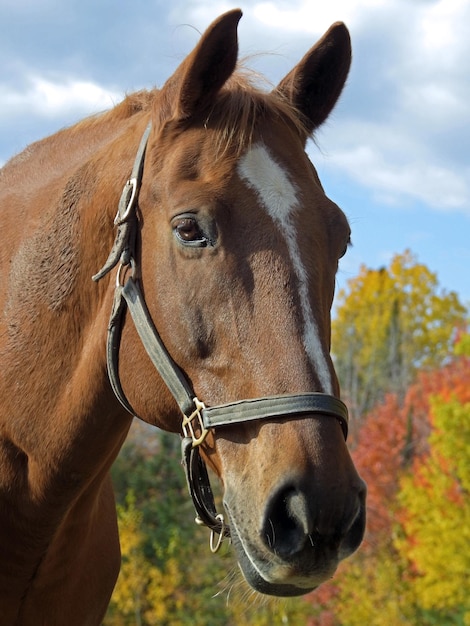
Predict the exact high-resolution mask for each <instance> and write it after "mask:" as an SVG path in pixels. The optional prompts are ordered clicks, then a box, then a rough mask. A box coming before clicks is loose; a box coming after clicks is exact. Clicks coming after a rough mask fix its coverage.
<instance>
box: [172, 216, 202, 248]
mask: <svg viewBox="0 0 470 626" xmlns="http://www.w3.org/2000/svg"><path fill="white" fill-rule="evenodd" d="M173 230H174V232H175V235H176V237H177V238H178V239H179V240H180V241H181V242H182V243H184V244H187V245H192V246H205V245H207V238H206V237H205V235H204V233H203V232H202V230H201V228H200V227H199V224H198V223H197V220H196V218H195V217H193V216H187V215H185V216H181V217H178V218H175V219H174V220H173Z"/></svg>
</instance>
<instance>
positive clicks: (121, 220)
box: [93, 124, 348, 552]
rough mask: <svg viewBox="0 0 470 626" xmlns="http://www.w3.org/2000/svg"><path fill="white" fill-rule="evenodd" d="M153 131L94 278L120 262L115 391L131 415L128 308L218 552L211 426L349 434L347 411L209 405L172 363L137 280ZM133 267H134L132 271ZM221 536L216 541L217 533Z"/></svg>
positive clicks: (323, 406)
mask: <svg viewBox="0 0 470 626" xmlns="http://www.w3.org/2000/svg"><path fill="white" fill-rule="evenodd" d="M150 131H151V124H149V125H148V126H147V128H146V130H145V132H144V135H143V137H142V139H141V142H140V145H139V148H138V151H137V154H136V157H135V161H134V166H133V169H132V174H131V177H130V179H129V180H128V181H127V182H126V184H125V185H124V189H123V191H122V195H121V199H120V201H119V207H118V212H117V215H116V218H115V220H114V224H115V225H116V226H117V233H116V238H115V241H114V245H113V247H112V249H111V252H110V254H109V257H108V259H107V261H106V263H105V264H104V266H103V267H102V269H101V270H100V271H99V272H98V273H97V274H95V275H94V276H93V280H95V281H98V280H100V278H102V277H103V276H105V275H106V274H107V273H108V272H109V271H110V270H111V269H112V268H113V267H115V266H116V265H117V264H118V263H120V265H119V269H118V272H117V277H116V288H115V295H114V302H113V308H112V312H111V318H110V321H109V326H108V338H107V366H108V376H109V380H110V383H111V386H112V388H113V391H114V393H115V395H116V397H117V399H118V400H119V402H120V403H121V404H122V406H123V407H124V408H125V409H126V410H127V411H128V412H129V413H131V415H133V416H135V415H136V412H135V411H134V409H133V408H132V406H131V404H130V402H129V400H128V399H127V398H126V396H125V394H124V391H123V389H122V386H121V382H120V379H119V346H120V339H121V330H122V326H123V322H124V312H125V311H126V309H127V310H128V311H129V313H130V315H131V318H132V320H133V322H134V324H135V327H136V330H137V332H138V334H139V337H140V339H141V341H142V344H143V346H144V348H145V350H146V352H147V354H148V356H149V357H150V360H151V361H152V363H153V365H154V367H155V368H156V370H157V371H158V373H159V375H160V376H161V378H162V379H163V381H164V382H165V384H166V386H167V387H168V389H169V391H170V392H171V394H172V395H173V397H174V399H175V400H176V402H177V404H178V406H179V408H180V410H181V413H182V416H183V417H182V424H181V427H182V434H183V441H182V454H183V464H184V467H185V472H186V478H187V482H188V488H189V493H190V495H191V497H192V500H193V503H194V506H195V509H196V513H197V518H196V522H198V523H201V524H204V525H206V526H208V527H209V528H210V529H211V530H212V534H211V549H212V550H213V551H214V552H215V551H216V550H217V549H218V547H219V546H220V543H221V540H222V539H223V537H224V536H226V537H228V536H230V531H229V529H228V527H227V526H226V525H225V522H224V518H223V515H221V514H219V515H218V514H217V512H216V507H215V504H214V498H213V495H212V490H211V486H210V482H209V477H208V474H207V469H206V466H205V463H204V461H203V460H202V458H201V455H200V453H199V446H200V445H201V444H202V443H203V442H204V440H205V438H206V436H207V434H208V432H209V430H210V429H213V428H218V427H220V426H229V425H232V424H239V423H241V422H248V421H252V420H265V419H269V420H273V419H280V418H282V419H286V418H289V417H294V416H295V417H302V416H304V417H311V416H312V415H320V416H322V417H323V416H331V417H333V418H335V419H337V420H338V421H339V423H340V425H341V428H342V430H343V434H344V438H345V439H346V437H347V434H348V410H347V407H346V405H345V404H344V403H343V402H342V401H341V400H339V398H335V397H334V396H331V395H328V394H324V393H318V392H307V393H298V394H288V395H279V396H267V397H264V398H255V399H251V400H240V401H237V402H229V403H227V404H221V405H218V406H206V405H205V404H204V403H203V402H201V401H200V400H199V399H198V398H197V396H196V394H195V393H194V391H193V389H192V386H191V384H190V382H189V381H188V379H187V378H186V376H185V375H184V373H183V372H182V370H181V369H180V368H179V367H178V365H177V364H176V363H175V362H174V361H173V359H172V357H171V356H170V354H169V353H168V351H167V349H166V347H165V345H164V344H163V342H162V340H161V338H160V335H159V334H158V331H157V329H156V328H155V325H154V323H153V321H152V318H151V316H150V313H149V311H148V308H147V305H146V303H145V299H144V296H143V293H142V290H141V287H140V282H139V278H138V267H137V262H136V260H135V259H136V257H135V243H136V237H137V231H138V217H137V200H138V195H139V190H140V185H141V181H142V174H143V166H144V157H145V150H146V146H147V141H148V137H149V134H150ZM124 268H126V269H127V271H125V270H124ZM129 269H130V271H129ZM216 534H217V535H219V537H218V538H217V539H216V538H215V535H216Z"/></svg>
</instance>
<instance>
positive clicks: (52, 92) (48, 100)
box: [0, 76, 122, 118]
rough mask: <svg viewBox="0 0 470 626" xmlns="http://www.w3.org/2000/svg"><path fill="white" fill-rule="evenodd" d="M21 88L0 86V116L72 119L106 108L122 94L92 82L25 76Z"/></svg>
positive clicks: (114, 102)
mask: <svg viewBox="0 0 470 626" xmlns="http://www.w3.org/2000/svg"><path fill="white" fill-rule="evenodd" d="M24 83H25V84H24V87H22V88H21V87H19V86H16V87H15V88H12V87H10V86H9V85H5V84H3V85H2V84H0V111H1V113H2V116H5V117H7V116H8V117H14V116H19V115H22V116H23V115H28V116H38V117H44V118H55V117H62V116H66V117H69V118H71V117H75V116H81V115H87V114H91V113H94V112H98V111H101V110H103V109H108V108H110V107H111V106H113V105H114V104H116V102H118V101H119V100H120V99H121V98H122V95H121V94H119V93H117V92H115V91H111V90H109V89H106V88H104V87H101V86H100V85H97V84H96V83H93V82H91V81H85V80H74V79H71V78H66V77H64V78H59V79H57V80H55V81H54V80H50V79H47V78H43V77H42V76H29V77H27V78H26V80H25V81H24Z"/></svg>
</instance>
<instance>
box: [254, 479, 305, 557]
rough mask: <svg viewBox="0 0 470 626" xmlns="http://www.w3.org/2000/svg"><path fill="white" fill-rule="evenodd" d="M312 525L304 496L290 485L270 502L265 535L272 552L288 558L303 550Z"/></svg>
mask: <svg viewBox="0 0 470 626" xmlns="http://www.w3.org/2000/svg"><path fill="white" fill-rule="evenodd" d="M309 526H310V524H309V513H308V506H307V502H306V498H305V495H304V494H302V492H301V491H299V490H298V489H296V488H295V487H287V488H285V489H282V490H281V491H280V492H278V493H277V494H275V495H274V496H273V497H272V499H271V502H270V503H269V506H268V508H267V510H266V516H265V523H264V526H263V531H262V538H263V541H264V543H265V545H266V546H267V547H268V548H269V549H270V550H271V552H273V553H274V554H277V555H279V556H280V557H283V558H287V557H290V556H293V555H294V554H297V553H298V552H300V551H301V550H302V548H303V547H304V545H305V542H306V541H307V540H308V536H309V532H310V528H309Z"/></svg>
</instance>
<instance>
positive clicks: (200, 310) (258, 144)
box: [120, 11, 365, 595]
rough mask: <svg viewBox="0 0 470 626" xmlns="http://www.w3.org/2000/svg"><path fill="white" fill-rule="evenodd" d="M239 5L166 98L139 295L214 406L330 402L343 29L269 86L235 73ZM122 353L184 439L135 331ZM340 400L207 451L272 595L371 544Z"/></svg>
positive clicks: (232, 520)
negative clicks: (332, 157)
mask: <svg viewBox="0 0 470 626" xmlns="http://www.w3.org/2000/svg"><path fill="white" fill-rule="evenodd" d="M240 16H241V13H240V12H239V11H232V12H230V13H227V14H225V15H224V16H222V17H221V18H219V19H218V20H217V21H216V22H214V23H213V24H212V26H211V27H210V28H209V29H208V30H207V31H206V33H205V34H204V35H203V37H202V39H201V41H200V43H199V45H198V46H197V47H196V49H195V50H194V51H193V52H192V53H191V54H190V55H189V56H188V57H187V59H186V60H185V61H184V62H183V63H182V65H181V66H180V67H179V68H178V70H177V71H176V72H175V74H174V75H173V76H172V77H171V79H170V80H169V81H168V82H167V83H166V85H165V86H164V87H163V89H162V90H161V91H160V92H159V93H158V95H157V97H156V101H155V108H154V112H153V119H152V124H153V126H152V133H151V135H150V139H149V143H148V147H147V154H146V160H145V168H144V175H143V179H142V187H141V190H140V195H139V211H140V220H141V230H140V235H139V237H140V243H139V249H140V252H139V255H140V258H139V267H140V272H141V284H142V289H143V291H144V293H145V299H146V301H147V305H148V308H149V310H150V314H151V316H152V319H153V321H154V323H155V325H156V327H157V329H158V332H159V334H160V336H161V338H162V340H163V343H164V344H165V346H166V348H167V349H168V351H169V353H170V354H171V356H172V358H173V360H174V361H175V362H176V363H177V364H178V365H179V367H180V368H181V369H182V370H183V371H184V373H185V375H186V377H187V379H188V381H190V383H191V385H192V387H193V389H194V390H195V393H196V394H197V396H198V397H199V398H200V399H201V400H203V401H204V402H205V403H206V404H207V405H208V406H214V405H220V404H224V403H232V402H235V401H237V400H241V399H251V398H265V397H268V398H270V397H272V396H276V397H277V396H279V395H282V394H287V397H288V398H291V397H293V394H304V393H305V392H320V393H322V394H324V396H322V397H327V398H330V400H331V401H334V398H333V396H336V397H337V396H338V395H339V389H338V383H337V379H336V376H335V373H334V369H333V365H332V362H331V359H330V356H329V348H330V308H331V304H332V299H333V293H334V283H335V273H336V270H337V266H338V259H339V258H340V257H341V255H342V254H343V253H344V251H345V248H346V246H347V243H348V240H349V234H350V231H349V226H348V223H347V220H346V218H345V216H344V214H343V213H342V211H341V210H340V209H339V208H338V207H337V206H336V205H335V204H334V203H333V202H332V201H331V200H329V199H328V198H327V197H326V195H325V193H324V191H323V188H322V186H321V184H320V181H319V179H318V177H317V174H316V172H315V169H314V167H313V165H312V164H311V162H310V161H309V159H308V157H307V155H306V153H305V143H306V141H307V139H308V137H309V136H310V135H311V134H312V133H313V131H314V130H315V129H316V128H317V127H318V126H319V125H320V124H322V122H323V121H324V120H325V119H326V118H327V116H328V114H329V113H330V111H331V110H332V108H333V106H334V105H335V103H336V101H337V99H338V97H339V94H340V92H341V90H342V87H343V85H344V82H345V80H346V76H347V73H348V70H349V65H350V42H349V36H348V32H347V29H346V28H345V26H344V25H342V24H335V25H334V26H332V27H331V28H330V30H329V31H328V32H327V33H326V35H325V36H324V37H323V38H322V39H321V40H320V41H319V42H318V43H317V44H316V45H315V46H314V47H313V48H312V49H311V50H310V51H309V52H308V53H307V54H306V56H305V57H304V58H303V59H302V61H301V62H300V63H299V64H298V65H297V66H295V67H294V69H293V70H292V71H291V72H290V73H289V74H288V75H287V76H286V77H285V78H284V79H283V80H282V81H281V83H280V84H279V85H278V86H277V88H276V89H274V90H273V91H272V92H271V93H264V92H263V93H262V92H260V91H258V90H256V89H255V88H254V87H252V86H250V84H249V81H247V79H246V77H244V76H243V74H242V73H239V72H236V71H235V65H236V60H237V51H238V50H237V35H236V28H237V24H238V21H239V19H240ZM121 353H122V354H125V355H126V358H125V359H122V362H121V366H120V368H121V379H122V384H123V387H124V388H125V390H126V393H127V394H128V397H129V399H130V400H131V403H132V405H133V406H134V408H135V409H136V411H137V413H138V414H139V415H141V416H142V417H144V418H145V419H146V420H148V421H153V422H154V423H157V424H158V425H159V426H161V427H163V428H165V429H167V430H173V431H177V432H181V419H180V417H177V416H179V415H180V414H179V412H177V411H176V409H175V402H174V400H173V398H172V396H171V395H170V394H169V392H168V390H167V388H166V386H165V385H164V384H163V382H162V380H161V378H160V377H159V376H158V375H157V374H156V373H155V372H154V371H153V370H150V368H149V361H148V359H147V356H146V355H145V354H144V353H143V351H142V346H141V344H140V342H139V341H136V339H135V334H134V331H133V329H132V327H130V326H129V325H128V324H126V327H125V329H124V333H123V346H122V352H121ZM302 397H303V396H302ZM274 404H275V405H276V407H277V408H278V405H277V404H276V403H273V405H274ZM337 404H340V403H339V402H337ZM233 408H235V407H233ZM330 408H331V407H330V405H329V404H328V403H326V404H325V410H324V411H323V410H322V406H320V408H319V409H318V410H315V411H314V410H313V409H312V410H311V412H309V410H307V411H305V410H304V411H303V412H302V411H301V410H299V413H302V414H296V411H292V412H291V413H290V414H289V415H286V414H282V410H280V414H274V412H273V414H274V417H271V418H269V416H268V417H267V418H266V416H265V417H264V418H263V419H262V420H261V419H256V415H255V416H254V419H249V420H246V421H243V422H242V423H239V422H237V421H235V423H232V424H224V425H220V426H218V427H217V428H216V429H215V430H210V432H209V433H208V435H207V437H206V438H205V440H204V442H203V443H202V445H201V451H202V455H203V457H204V459H205V461H206V463H208V464H209V465H210V466H211V467H212V468H213V470H215V472H216V473H217V475H218V476H219V477H220V480H221V481H222V484H223V487H224V506H225V509H226V511H227V517H228V523H229V525H230V529H231V535H232V539H233V544H234V546H235V549H236V552H237V556H238V560H239V563H240V566H241V568H242V570H243V573H244V575H245V577H246V579H247V580H248V582H249V583H250V584H251V585H252V586H253V587H254V588H255V589H257V590H259V591H262V592H264V593H268V594H274V595H297V594H303V593H306V592H308V591H310V590H311V589H313V588H315V587H316V586H318V585H319V584H320V583H321V582H323V581H325V580H326V579H328V578H330V577H331V576H332V575H333V573H334V571H335V569H336V567H337V565H338V562H339V561H340V560H341V559H343V558H344V557H346V556H348V555H349V554H351V553H352V552H353V551H354V550H355V549H356V548H357V547H358V546H359V544H360V542H361V539H362V535H363V530H364V518H365V513H364V500H365V486H364V484H363V482H362V481H361V479H360V478H359V476H358V474H357V473H356V470H355V468H354V466H353V463H352V461H351V458H350V455H349V452H348V450H347V447H346V444H345V437H344V429H343V428H342V427H341V426H342V424H341V420H340V419H335V417H334V413H335V411H333V410H331V411H330ZM229 411H230V409H229ZM286 413H287V411H286ZM305 413H307V414H305ZM331 414H333V416H332V415H331ZM337 417H338V416H337ZM343 426H344V424H343ZM195 428H196V429H197V426H196V427H195Z"/></svg>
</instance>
